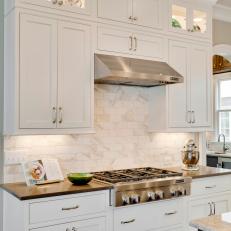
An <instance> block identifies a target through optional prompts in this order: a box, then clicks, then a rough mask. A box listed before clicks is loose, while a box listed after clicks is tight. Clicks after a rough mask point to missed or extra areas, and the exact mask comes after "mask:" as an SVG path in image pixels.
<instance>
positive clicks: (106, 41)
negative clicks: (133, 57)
mask: <svg viewBox="0 0 231 231" xmlns="http://www.w3.org/2000/svg"><path fill="white" fill-rule="evenodd" d="M132 45H133V40H132V33H130V31H128V30H120V29H118V28H113V27H112V28H111V27H110V28H108V27H99V28H98V49H99V50H103V51H112V52H119V53H131V52H132V49H133V47H132Z"/></svg>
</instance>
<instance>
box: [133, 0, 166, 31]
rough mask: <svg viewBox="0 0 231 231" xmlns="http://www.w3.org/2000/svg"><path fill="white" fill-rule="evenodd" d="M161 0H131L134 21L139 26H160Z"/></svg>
mask: <svg viewBox="0 0 231 231" xmlns="http://www.w3.org/2000/svg"><path fill="white" fill-rule="evenodd" d="M162 2H163V1H162V0H142V1H140V0H133V18H134V23H135V24H137V25H141V26H147V27H153V28H161V26H162V12H163V11H162V6H161V4H162Z"/></svg>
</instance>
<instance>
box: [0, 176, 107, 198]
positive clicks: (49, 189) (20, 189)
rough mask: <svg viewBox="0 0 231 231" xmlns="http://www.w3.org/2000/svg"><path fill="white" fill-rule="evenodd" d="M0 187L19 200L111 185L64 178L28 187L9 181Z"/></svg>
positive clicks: (74, 192)
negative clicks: (73, 182)
mask: <svg viewBox="0 0 231 231" xmlns="http://www.w3.org/2000/svg"><path fill="white" fill-rule="evenodd" d="M0 188H2V189H3V190H5V191H7V192H8V193H10V194H12V195H14V196H15V197H17V198H18V199H19V200H30V199H38V198H45V197H52V196H62V195H68V194H76V193H85V192H94V191H100V190H108V189H112V185H110V184H106V183H105V184H104V183H101V182H98V181H94V180H92V181H91V182H90V183H89V184H87V185H82V186H76V185H73V184H72V183H70V182H69V181H68V180H65V181H63V182H60V183H53V184H46V185H36V186H30V187H28V186H27V185H26V183H10V184H2V185H0Z"/></svg>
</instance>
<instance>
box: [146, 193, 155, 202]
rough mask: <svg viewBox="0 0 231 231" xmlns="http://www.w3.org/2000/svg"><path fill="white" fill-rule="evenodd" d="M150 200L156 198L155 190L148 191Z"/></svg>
mask: <svg viewBox="0 0 231 231" xmlns="http://www.w3.org/2000/svg"><path fill="white" fill-rule="evenodd" d="M147 197H148V201H154V200H155V199H156V194H155V193H154V192H153V191H148V192H147Z"/></svg>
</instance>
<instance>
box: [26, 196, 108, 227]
mask: <svg viewBox="0 0 231 231" xmlns="http://www.w3.org/2000/svg"><path fill="white" fill-rule="evenodd" d="M106 201H107V200H106V194H105V193H100V194H94V195H88V196H84V195H83V196H77V197H73V198H68V199H61V198H60V199H58V200H50V201H43V202H36V203H31V204H30V223H31V224H34V223H39V222H46V221H52V220H58V219H63V218H68V217H76V216H82V215H88V214H95V213H99V212H104V211H105V210H106ZM48 214H49V215H48Z"/></svg>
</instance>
